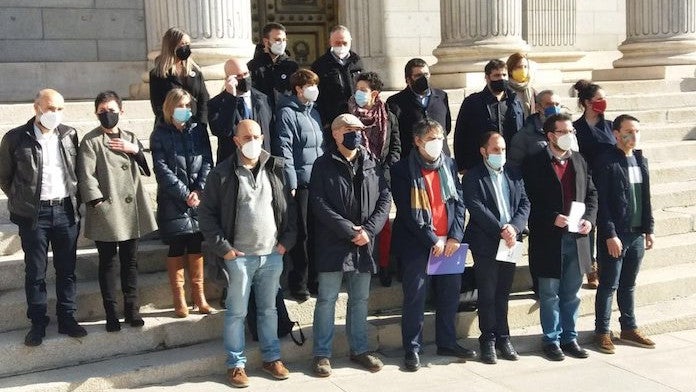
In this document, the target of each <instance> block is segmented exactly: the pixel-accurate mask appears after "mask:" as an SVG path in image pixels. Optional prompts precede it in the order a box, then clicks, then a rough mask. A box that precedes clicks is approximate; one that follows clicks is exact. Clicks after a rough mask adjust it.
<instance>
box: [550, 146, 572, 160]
mask: <svg viewBox="0 0 696 392" xmlns="http://www.w3.org/2000/svg"><path fill="white" fill-rule="evenodd" d="M546 152H547V153H548V154H549V158H551V160H556V161H558V162H560V163H563V162H565V161H567V160H568V159H570V156H571V155H572V154H573V150H568V151H566V152H565V153H564V154H563V155H561V156H556V155H554V153H553V151H551V145H550V144H549V143H547V144H546Z"/></svg>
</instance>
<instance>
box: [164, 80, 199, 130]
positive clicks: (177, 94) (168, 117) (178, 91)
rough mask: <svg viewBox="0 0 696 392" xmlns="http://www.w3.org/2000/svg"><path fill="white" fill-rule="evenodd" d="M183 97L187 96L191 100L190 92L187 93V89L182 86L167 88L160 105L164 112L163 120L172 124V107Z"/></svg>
mask: <svg viewBox="0 0 696 392" xmlns="http://www.w3.org/2000/svg"><path fill="white" fill-rule="evenodd" d="M184 97H188V98H189V99H190V100H193V98H192V97H191V94H189V92H188V91H186V90H184V89H183V88H179V87H177V88H174V89H171V90H169V92H168V93H167V97H166V98H164V104H163V105H162V112H163V114H164V122H166V123H167V124H174V121H173V120H172V116H173V115H174V109H175V108H176V106H177V105H178V104H179V102H181V100H182V99H184Z"/></svg>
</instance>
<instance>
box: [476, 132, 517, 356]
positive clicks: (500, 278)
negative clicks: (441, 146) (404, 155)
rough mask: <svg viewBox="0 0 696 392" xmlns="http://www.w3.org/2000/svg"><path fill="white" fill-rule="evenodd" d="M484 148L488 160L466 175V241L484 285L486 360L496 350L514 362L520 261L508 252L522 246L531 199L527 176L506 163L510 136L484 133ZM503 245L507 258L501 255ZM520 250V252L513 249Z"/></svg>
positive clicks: (480, 299)
mask: <svg viewBox="0 0 696 392" xmlns="http://www.w3.org/2000/svg"><path fill="white" fill-rule="evenodd" d="M479 152H480V153H481V155H482V156H483V162H481V163H479V164H478V165H476V166H474V167H473V168H472V169H471V170H470V171H469V172H468V173H467V174H466V176H465V177H464V179H463V180H462V181H463V188H464V200H465V204H466V207H467V209H468V210H469V223H468V225H467V227H466V235H465V236H464V242H466V243H468V244H469V248H470V249H471V253H472V255H473V256H474V272H475V273H476V283H477V286H478V316H479V317H478V318H479V329H480V330H481V336H480V337H479V344H480V347H481V361H482V362H484V363H489V364H494V363H496V362H497V356H496V348H497V349H498V350H500V353H501V356H502V357H503V358H505V359H507V360H510V361H516V360H517V359H518V356H517V352H516V351H515V348H514V347H513V346H512V343H511V342H510V327H509V326H508V320H507V312H508V298H509V297H510V289H511V288H512V280H513V277H514V275H515V262H516V261H517V260H515V259H514V257H513V258H508V257H507V253H508V250H511V251H512V250H515V249H516V248H521V245H522V243H521V242H519V243H518V241H521V240H522V235H521V233H522V230H524V227H525V225H526V223H527V218H529V200H528V199H527V194H526V193H525V190H524V182H523V181H522V175H521V173H519V171H518V170H516V169H514V168H511V167H509V166H505V152H506V147H505V139H504V138H503V136H502V135H501V134H500V133H498V132H495V131H491V132H487V133H485V134H483V135H482V137H481V140H480V148H479ZM499 248H501V251H502V252H503V253H504V254H505V256H506V257H499V258H498V259H496V254H497V253H498V250H499ZM510 253H512V254H515V252H514V251H512V252H510Z"/></svg>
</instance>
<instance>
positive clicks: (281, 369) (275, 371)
mask: <svg viewBox="0 0 696 392" xmlns="http://www.w3.org/2000/svg"><path fill="white" fill-rule="evenodd" d="M263 371H264V372H266V373H268V374H270V375H271V376H273V378H275V379H277V380H286V379H287V378H288V377H290V372H289V371H288V369H287V368H286V367H285V365H283V362H281V361H280V359H278V360H276V361H273V362H264V363H263Z"/></svg>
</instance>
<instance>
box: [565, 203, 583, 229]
mask: <svg viewBox="0 0 696 392" xmlns="http://www.w3.org/2000/svg"><path fill="white" fill-rule="evenodd" d="M583 215H585V203H580V202H577V201H574V202H573V203H572V204H571V205H570V213H569V214H568V232H570V233H577V232H578V231H580V220H582V216H583Z"/></svg>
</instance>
